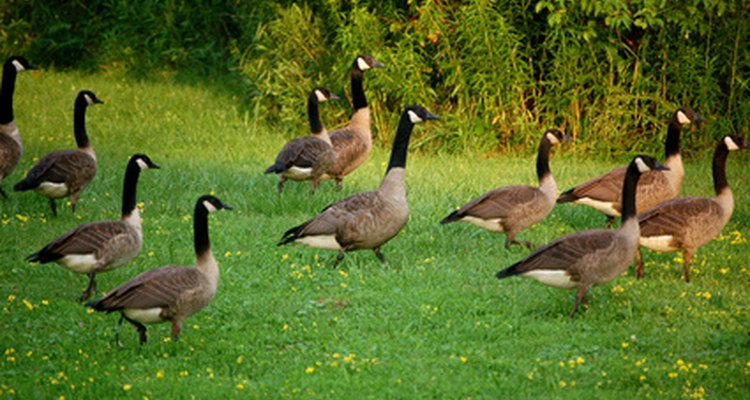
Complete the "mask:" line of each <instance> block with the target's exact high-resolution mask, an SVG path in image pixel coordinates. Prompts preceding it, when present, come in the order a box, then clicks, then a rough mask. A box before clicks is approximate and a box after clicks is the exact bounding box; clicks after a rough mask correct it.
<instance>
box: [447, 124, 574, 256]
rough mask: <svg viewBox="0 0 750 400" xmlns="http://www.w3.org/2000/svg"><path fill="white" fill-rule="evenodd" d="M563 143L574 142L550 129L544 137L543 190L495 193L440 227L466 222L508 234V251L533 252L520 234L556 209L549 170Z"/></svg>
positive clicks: (525, 188)
mask: <svg viewBox="0 0 750 400" xmlns="http://www.w3.org/2000/svg"><path fill="white" fill-rule="evenodd" d="M562 140H567V141H570V140H571V139H570V138H569V137H567V136H565V135H563V133H562V132H560V131H559V130H557V129H548V130H547V131H546V132H544V135H542V140H541V142H540V143H539V152H538V153H537V158H536V175H537V177H538V178H539V187H534V186H522V185H516V186H504V187H500V188H497V189H494V190H491V191H489V192H487V193H485V194H483V195H481V196H480V197H478V198H476V199H474V200H472V201H471V202H469V203H467V204H466V205H464V206H463V207H461V208H460V209H458V210H456V211H454V212H452V213H451V214H450V215H448V216H447V217H445V218H443V220H442V221H440V223H441V224H447V223H450V222H456V221H465V222H468V223H471V224H474V225H476V226H478V227H480V228H482V229H486V230H488V231H491V232H505V248H506V249H508V248H510V246H511V245H512V244H522V245H524V246H526V247H528V248H532V244H531V243H530V242H527V241H524V242H519V241H517V240H516V234H518V232H520V231H522V230H524V229H526V228H528V227H530V226H531V225H534V224H536V223H537V222H539V221H541V220H543V219H544V218H545V217H547V215H549V213H550V211H552V208H553V207H554V206H555V199H556V198H557V184H556V183H555V179H554V178H553V177H552V172H550V169H549V152H550V148H552V146H556V145H558V144H560V142H561V141H562Z"/></svg>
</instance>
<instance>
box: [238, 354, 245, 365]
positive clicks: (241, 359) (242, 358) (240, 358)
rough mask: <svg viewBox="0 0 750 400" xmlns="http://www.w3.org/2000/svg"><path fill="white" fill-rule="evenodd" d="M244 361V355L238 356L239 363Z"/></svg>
mask: <svg viewBox="0 0 750 400" xmlns="http://www.w3.org/2000/svg"><path fill="white" fill-rule="evenodd" d="M243 362H245V357H242V356H239V357H237V364H242V363H243Z"/></svg>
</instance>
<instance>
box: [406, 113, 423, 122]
mask: <svg viewBox="0 0 750 400" xmlns="http://www.w3.org/2000/svg"><path fill="white" fill-rule="evenodd" d="M407 113H408V114H409V121H411V123H412V124H418V123H420V122H422V121H423V120H422V118H420V117H419V115H417V113H415V112H414V111H412V110H409V111H407Z"/></svg>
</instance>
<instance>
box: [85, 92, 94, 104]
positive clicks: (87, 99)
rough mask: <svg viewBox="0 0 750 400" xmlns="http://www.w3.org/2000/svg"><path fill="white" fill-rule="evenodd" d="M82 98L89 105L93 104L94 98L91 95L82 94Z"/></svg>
mask: <svg viewBox="0 0 750 400" xmlns="http://www.w3.org/2000/svg"><path fill="white" fill-rule="evenodd" d="M83 98H84V99H86V103H88V104H89V105H92V104H94V99H92V98H91V96H89V95H87V94H84V95H83Z"/></svg>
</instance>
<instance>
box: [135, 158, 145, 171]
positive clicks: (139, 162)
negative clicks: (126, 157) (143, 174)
mask: <svg viewBox="0 0 750 400" xmlns="http://www.w3.org/2000/svg"><path fill="white" fill-rule="evenodd" d="M135 162H136V164H138V168H140V169H141V170H144V169H148V164H146V162H145V161H143V160H142V159H140V158H139V159H137V160H135Z"/></svg>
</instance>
